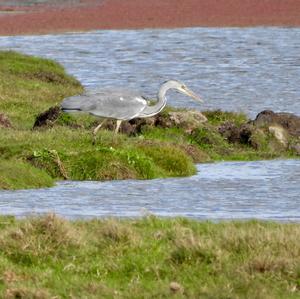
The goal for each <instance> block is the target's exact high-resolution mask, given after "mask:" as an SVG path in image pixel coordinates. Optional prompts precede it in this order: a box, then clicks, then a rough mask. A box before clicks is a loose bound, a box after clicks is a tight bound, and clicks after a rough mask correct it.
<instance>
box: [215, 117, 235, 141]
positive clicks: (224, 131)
mask: <svg viewBox="0 0 300 299" xmlns="http://www.w3.org/2000/svg"><path fill="white" fill-rule="evenodd" d="M218 131H219V133H220V134H221V135H222V136H223V137H224V138H226V139H227V140H228V141H229V142H230V143H239V142H240V129H239V128H238V127H237V126H236V125H235V124H234V123H232V122H225V123H223V124H222V125H221V126H220V127H219V128H218Z"/></svg>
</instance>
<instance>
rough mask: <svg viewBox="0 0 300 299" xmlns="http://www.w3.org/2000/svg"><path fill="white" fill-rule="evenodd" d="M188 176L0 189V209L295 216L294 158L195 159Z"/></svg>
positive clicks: (298, 214) (298, 205)
mask: <svg viewBox="0 0 300 299" xmlns="http://www.w3.org/2000/svg"><path fill="white" fill-rule="evenodd" d="M198 170H199V172H198V173H197V175H195V176H192V177H188V178H171V179H157V180H145V181H137V180H129V181H109V182H70V181H66V182H61V183H59V184H58V185H57V186H56V187H54V188H50V189H37V190H19V191H0V213H1V214H14V215H17V216H24V215H28V214H31V213H46V212H49V211H52V212H55V213H58V214H59V215H63V216H65V217H68V218H77V217H84V218H90V217H100V216H102V217H103V216H119V217H136V216H141V215H143V213H145V211H148V212H150V213H153V214H155V215H160V216H175V215H178V216H186V217H191V218H196V219H213V220H217V219H248V218H258V219H273V220H279V221H300V196H299V195H300V160H286V161H281V160H278V161H258V162H224V163H215V164H200V165H198Z"/></svg>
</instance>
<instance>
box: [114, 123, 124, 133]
mask: <svg viewBox="0 0 300 299" xmlns="http://www.w3.org/2000/svg"><path fill="white" fill-rule="evenodd" d="M121 123H122V121H121V120H119V119H117V126H116V129H115V134H117V133H118V132H119V129H120V126H121Z"/></svg>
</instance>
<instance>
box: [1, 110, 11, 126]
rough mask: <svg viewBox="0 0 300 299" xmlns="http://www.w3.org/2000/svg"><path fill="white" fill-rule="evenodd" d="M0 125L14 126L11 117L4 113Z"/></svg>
mask: <svg viewBox="0 0 300 299" xmlns="http://www.w3.org/2000/svg"><path fill="white" fill-rule="evenodd" d="M0 127H4V128H12V124H11V122H10V120H9V118H8V117H7V116H6V115H5V114H3V113H0Z"/></svg>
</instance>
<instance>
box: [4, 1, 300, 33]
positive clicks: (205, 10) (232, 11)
mask: <svg viewBox="0 0 300 299" xmlns="http://www.w3.org/2000/svg"><path fill="white" fill-rule="evenodd" d="M17 1H18V0H16V2H17ZM19 1H20V0H19ZM24 2H25V1H23V3H24ZM50 2H51V1H50ZM58 2H59V1H58ZM62 2H63V1H62ZM77 2H78V3H77V4H73V5H69V4H68V3H65V4H57V5H46V4H45V5H37V6H25V7H24V6H19V7H18V6H9V5H5V1H1V0H0V11H2V13H0V34H1V35H15V34H30V33H49V32H62V31H83V30H92V29H124V28H128V29H129V28H147V27H150V28H173V27H189V26H299V25H300V0H163V1H162V0H101V1H99V0H98V1H96V0H84V1H79V0H78V1H77ZM1 3H2V5H1ZM3 11H5V13H4V12H3ZM8 12H9V13H8Z"/></svg>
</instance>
